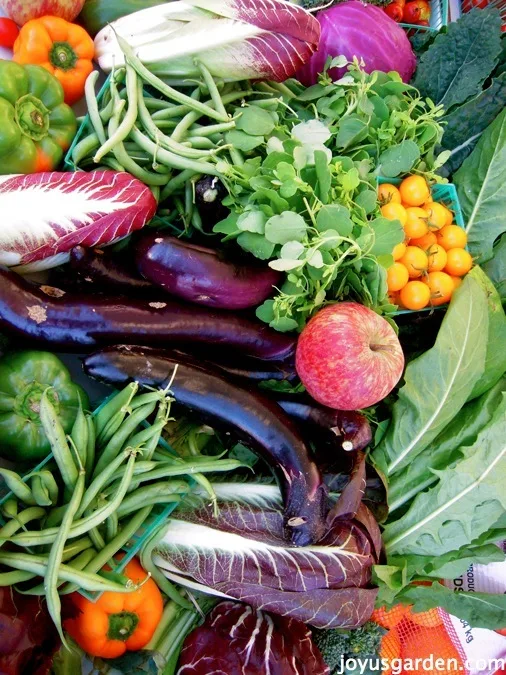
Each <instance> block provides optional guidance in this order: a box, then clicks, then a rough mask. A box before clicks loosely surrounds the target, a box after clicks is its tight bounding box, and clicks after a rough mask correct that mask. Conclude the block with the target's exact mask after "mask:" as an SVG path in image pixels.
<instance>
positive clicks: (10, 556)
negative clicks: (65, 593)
mask: <svg viewBox="0 0 506 675" xmlns="http://www.w3.org/2000/svg"><path fill="white" fill-rule="evenodd" d="M0 564H2V565H5V566H6V567H12V568H14V569H17V570H24V571H27V572H33V573H34V574H37V575H38V576H40V577H44V576H45V574H46V570H47V565H48V561H47V558H46V557H44V556H35V555H31V554H27V553H11V552H7V551H6V552H4V553H0ZM58 579H61V581H70V582H71V583H75V584H77V587H78V588H82V589H84V590H85V591H96V592H99V593H102V592H104V591H112V592H113V593H131V592H132V591H135V590H136V589H137V588H138V586H137V584H134V583H133V582H132V583H129V584H127V585H125V586H122V585H120V584H117V583H114V582H112V581H108V580H107V579H104V578H103V577H101V576H99V575H98V574H90V573H89V572H86V571H85V570H75V569H74V568H72V567H71V566H70V565H64V564H62V565H60V568H59V570H58Z"/></svg>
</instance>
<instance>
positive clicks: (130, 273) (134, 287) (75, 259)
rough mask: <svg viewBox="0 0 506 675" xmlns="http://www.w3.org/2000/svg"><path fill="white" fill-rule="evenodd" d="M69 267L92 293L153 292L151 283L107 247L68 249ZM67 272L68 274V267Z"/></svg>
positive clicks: (78, 280) (144, 293)
mask: <svg viewBox="0 0 506 675" xmlns="http://www.w3.org/2000/svg"><path fill="white" fill-rule="evenodd" d="M132 267H133V266H132ZM70 269H71V270H72V272H74V273H75V275H76V280H77V282H78V283H79V285H80V286H81V287H82V288H86V287H87V286H88V287H89V290H93V292H97V291H98V292H101V293H103V292H105V293H111V292H117V293H124V294H126V295H132V294H135V295H144V296H145V297H146V296H147V295H148V294H149V293H150V292H151V295H152V296H153V294H154V293H155V292H156V291H155V290H154V287H153V284H151V283H150V282H149V281H146V279H143V278H142V277H141V276H140V275H139V274H137V273H136V271H135V269H130V267H129V266H128V265H127V264H125V262H124V261H123V259H122V260H121V261H120V259H119V257H118V255H117V254H114V253H112V252H111V251H110V250H107V249H102V248H85V247H84V246H75V247H74V248H73V249H72V250H71V252H70ZM66 272H67V274H68V270H66Z"/></svg>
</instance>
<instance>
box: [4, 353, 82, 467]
mask: <svg viewBox="0 0 506 675" xmlns="http://www.w3.org/2000/svg"><path fill="white" fill-rule="evenodd" d="M46 390H47V392H48V397H49V399H50V401H51V403H52V404H53V406H54V408H55V410H56V413H57V415H58V418H59V419H60V422H61V423H62V426H63V428H64V430H65V432H66V433H70V431H71V429H72V425H73V424H74V420H75V418H76V416H77V412H78V410H79V401H81V405H82V407H83V408H87V406H88V397H87V395H86V393H85V391H84V390H83V389H82V388H81V387H80V386H79V385H77V384H75V383H74V382H72V379H71V377H70V373H69V371H68V370H67V368H66V367H65V366H64V365H63V363H62V362H61V361H60V359H59V358H58V357H57V356H55V355H54V354H51V353H49V352H39V351H23V352H14V353H10V354H6V355H5V356H3V357H2V358H1V359H0V456H1V457H3V458H4V459H9V460H13V461H18V462H26V463H31V464H34V463H37V462H38V461H40V460H41V459H43V458H44V457H45V456H46V455H47V454H48V453H49V452H50V449H51V448H50V445H49V441H48V440H47V438H46V435H45V433H44V430H43V428H42V424H41V421H40V399H41V397H42V394H43V393H44V391H46Z"/></svg>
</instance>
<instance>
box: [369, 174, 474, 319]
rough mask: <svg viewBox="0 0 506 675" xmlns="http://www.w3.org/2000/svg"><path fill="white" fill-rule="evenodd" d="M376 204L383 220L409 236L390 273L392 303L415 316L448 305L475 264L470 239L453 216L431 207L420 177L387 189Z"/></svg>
mask: <svg viewBox="0 0 506 675" xmlns="http://www.w3.org/2000/svg"><path fill="white" fill-rule="evenodd" d="M378 199H379V202H380V205H381V213H382V215H383V216H384V217H385V218H388V219H389V220H399V221H400V222H401V224H402V226H403V228H404V232H405V234H406V239H405V241H404V242H402V243H400V244H397V246H396V247H395V248H394V250H393V251H392V255H393V258H394V261H395V262H394V264H393V265H392V266H391V267H389V269H388V270H387V283H388V291H389V294H390V298H391V300H392V302H393V303H394V304H396V305H399V306H400V307H403V308H405V309H412V310H417V309H423V308H424V307H427V306H428V305H431V306H437V305H443V304H445V303H447V302H449V300H450V298H451V296H452V293H453V291H454V290H455V288H456V287H457V286H458V285H459V284H460V283H461V281H462V277H463V276H464V274H466V273H467V272H469V270H470V269H471V267H472V264H473V261H472V258H471V255H470V254H469V253H468V251H466V250H465V245H466V243H467V235H466V233H465V231H464V230H463V229H462V228H461V227H459V226H458V225H455V224H454V223H453V213H452V212H451V211H450V210H449V209H448V208H447V207H446V206H445V205H444V204H441V203H440V202H435V201H433V199H432V197H431V194H430V190H429V186H428V185H427V181H426V180H425V178H423V177H422V176H408V177H407V178H405V179H404V180H403V181H402V183H401V184H400V185H399V187H396V186H395V185H391V184H390V183H383V184H382V185H380V186H379V187H378Z"/></svg>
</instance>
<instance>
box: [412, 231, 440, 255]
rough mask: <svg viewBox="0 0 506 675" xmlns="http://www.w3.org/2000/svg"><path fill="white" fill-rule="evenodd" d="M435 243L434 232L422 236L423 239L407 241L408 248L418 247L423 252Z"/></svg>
mask: <svg viewBox="0 0 506 675" xmlns="http://www.w3.org/2000/svg"><path fill="white" fill-rule="evenodd" d="M437 243H438V242H437V239H436V235H435V234H434V232H427V234H424V235H423V237H417V238H416V239H410V241H409V245H410V246H418V247H419V248H421V249H423V250H424V251H428V250H429V249H430V247H431V246H434V244H437Z"/></svg>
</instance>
